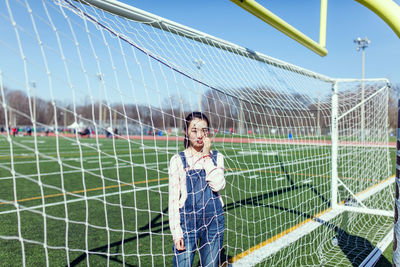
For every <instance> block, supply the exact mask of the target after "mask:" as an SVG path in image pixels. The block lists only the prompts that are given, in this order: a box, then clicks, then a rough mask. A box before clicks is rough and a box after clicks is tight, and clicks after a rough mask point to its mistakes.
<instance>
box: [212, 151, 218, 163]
mask: <svg viewBox="0 0 400 267" xmlns="http://www.w3.org/2000/svg"><path fill="white" fill-rule="evenodd" d="M217 154H218V151H217V150H213V152H212V154H211V159H212V161H213V163H214V166H217Z"/></svg>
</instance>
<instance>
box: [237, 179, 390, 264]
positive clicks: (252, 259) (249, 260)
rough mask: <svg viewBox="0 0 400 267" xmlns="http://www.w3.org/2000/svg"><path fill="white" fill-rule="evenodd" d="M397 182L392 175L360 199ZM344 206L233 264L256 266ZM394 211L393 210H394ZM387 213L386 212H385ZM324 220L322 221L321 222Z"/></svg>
mask: <svg viewBox="0 0 400 267" xmlns="http://www.w3.org/2000/svg"><path fill="white" fill-rule="evenodd" d="M394 182H395V178H394V177H390V178H388V179H386V180H385V181H384V182H382V183H380V184H377V185H376V186H372V187H370V188H369V189H367V190H366V191H364V192H362V193H360V194H358V197H359V199H362V200H365V199H366V198H368V197H369V196H371V195H373V194H376V193H377V192H379V191H381V190H383V189H384V188H386V187H388V186H390V185H391V184H393V183H394ZM344 211H345V209H344V208H340V207H339V208H337V209H335V210H330V211H328V212H326V213H324V214H322V215H321V216H319V217H318V218H314V219H312V220H310V221H309V222H307V223H305V224H303V225H301V226H299V227H298V228H296V229H295V230H293V231H291V232H289V233H288V234H286V235H284V236H283V237H281V238H279V239H277V240H276V241H274V242H270V243H268V244H266V245H264V246H262V247H261V248H259V249H257V250H255V251H253V252H252V253H250V254H249V255H247V256H245V257H243V258H241V259H239V260H238V261H236V262H234V263H233V264H232V265H231V266H254V265H256V264H258V263H260V262H262V261H263V260H264V259H266V258H267V257H269V256H270V255H272V254H274V253H276V252H278V251H279V250H281V249H283V248H285V247H287V246H288V245H290V244H291V243H293V242H295V241H297V240H299V239H300V238H301V237H303V236H305V235H307V234H309V233H311V232H312V231H314V230H315V229H317V228H318V227H320V226H321V225H322V223H323V222H327V221H329V220H331V219H333V218H334V217H336V216H338V215H339V214H341V213H342V212H344ZM392 213H393V212H392ZM385 215H386V214H385ZM321 222H322V223H321Z"/></svg>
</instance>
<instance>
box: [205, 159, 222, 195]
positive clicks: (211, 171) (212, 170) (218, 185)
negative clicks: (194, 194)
mask: <svg viewBox="0 0 400 267" xmlns="http://www.w3.org/2000/svg"><path fill="white" fill-rule="evenodd" d="M204 169H205V170H206V181H207V182H208V185H209V186H210V188H211V190H212V191H214V192H218V191H221V190H222V189H224V188H225V184H226V181H225V174H224V156H223V155H222V154H221V153H218V154H217V166H215V165H214V162H213V161H212V159H211V157H205V158H204Z"/></svg>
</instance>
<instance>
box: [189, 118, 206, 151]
mask: <svg viewBox="0 0 400 267" xmlns="http://www.w3.org/2000/svg"><path fill="white" fill-rule="evenodd" d="M186 134H187V136H188V137H189V141H190V146H192V147H193V148H195V149H201V148H202V147H203V146H204V138H206V137H208V134H209V130H208V125H207V121H205V120H202V119H199V118H194V119H193V120H192V121H191V122H190V123H189V128H188V130H187V133H186Z"/></svg>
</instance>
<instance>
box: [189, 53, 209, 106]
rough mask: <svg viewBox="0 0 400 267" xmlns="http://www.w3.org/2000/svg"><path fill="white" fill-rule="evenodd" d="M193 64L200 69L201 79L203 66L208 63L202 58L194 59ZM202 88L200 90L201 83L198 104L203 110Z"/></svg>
mask: <svg viewBox="0 0 400 267" xmlns="http://www.w3.org/2000/svg"><path fill="white" fill-rule="evenodd" d="M192 62H193V64H194V65H195V66H196V68H197V69H198V70H199V80H201V67H202V66H203V65H204V64H206V63H205V62H204V61H203V60H201V59H193V61H192ZM201 97H202V94H201V90H200V83H199V98H198V105H199V111H200V112H202V107H201Z"/></svg>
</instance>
